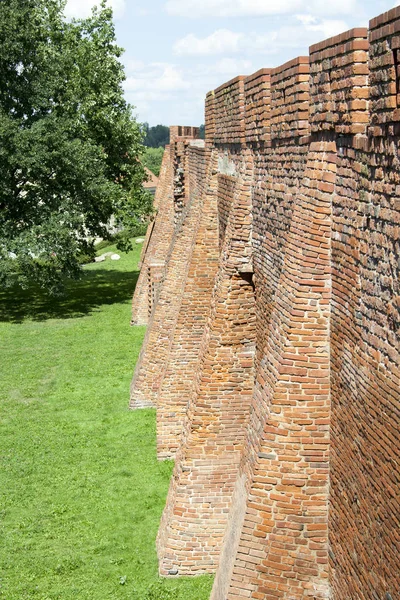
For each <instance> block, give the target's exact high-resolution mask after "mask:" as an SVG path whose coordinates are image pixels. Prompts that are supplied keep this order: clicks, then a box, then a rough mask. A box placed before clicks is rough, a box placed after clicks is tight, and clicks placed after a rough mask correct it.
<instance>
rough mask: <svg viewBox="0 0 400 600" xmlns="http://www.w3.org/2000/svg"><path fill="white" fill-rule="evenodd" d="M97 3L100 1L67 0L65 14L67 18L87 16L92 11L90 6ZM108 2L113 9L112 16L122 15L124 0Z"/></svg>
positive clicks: (118, 16)
mask: <svg viewBox="0 0 400 600" xmlns="http://www.w3.org/2000/svg"><path fill="white" fill-rule="evenodd" d="M96 4H97V5H99V4H100V1H99V0H98V1H97V2H96V0H68V1H67V5H66V7H65V15H66V17H68V18H73V17H75V18H77V19H81V18H82V19H84V18H85V17H88V16H89V15H90V14H91V12H92V7H93V6H95V5H96ZM108 4H109V5H110V6H111V8H112V9H113V11H114V17H115V18H116V19H118V18H120V17H122V15H123V14H124V12H125V6H126V3H125V0H108Z"/></svg>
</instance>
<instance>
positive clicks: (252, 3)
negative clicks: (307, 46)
mask: <svg viewBox="0 0 400 600" xmlns="http://www.w3.org/2000/svg"><path fill="white" fill-rule="evenodd" d="M165 7H166V10H167V12H168V13H169V14H171V15H175V16H180V17H190V18H201V17H214V18H215V17H224V18H227V17H265V16H270V15H278V14H281V15H282V14H288V13H289V14H290V13H292V14H293V13H313V14H316V15H321V16H333V15H346V14H352V13H354V11H355V10H356V9H357V0H334V1H333V2H321V0H278V1H277V0H167V3H166V5H165Z"/></svg>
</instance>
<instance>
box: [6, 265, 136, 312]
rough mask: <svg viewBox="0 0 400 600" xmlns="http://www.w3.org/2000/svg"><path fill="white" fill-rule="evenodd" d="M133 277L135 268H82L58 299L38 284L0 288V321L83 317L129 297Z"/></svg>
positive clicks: (133, 283)
mask: <svg viewBox="0 0 400 600" xmlns="http://www.w3.org/2000/svg"><path fill="white" fill-rule="evenodd" d="M137 278H138V272H137V271H130V272H129V271H112V270H107V269H96V271H84V272H83V274H82V279H80V280H79V281H71V282H68V283H67V286H66V292H65V296H62V297H60V298H54V297H52V296H49V295H48V294H46V292H44V291H43V290H41V289H40V288H38V287H31V288H29V289H27V290H21V289H20V288H18V287H14V288H10V289H8V290H0V322H8V323H22V322H23V321H24V320H25V319H33V320H34V321H45V320H47V319H68V318H77V317H84V316H85V315H88V314H89V313H91V312H93V311H94V310H96V309H98V308H99V307H100V306H103V305H107V304H108V305H109V304H120V303H122V302H126V301H127V300H129V299H130V298H132V296H133V292H134V290H135V286H136V282H137Z"/></svg>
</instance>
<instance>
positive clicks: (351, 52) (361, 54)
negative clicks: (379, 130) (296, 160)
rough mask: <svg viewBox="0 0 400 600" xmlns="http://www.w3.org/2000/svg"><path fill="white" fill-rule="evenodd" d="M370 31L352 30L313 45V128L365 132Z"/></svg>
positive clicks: (346, 132)
mask: <svg viewBox="0 0 400 600" xmlns="http://www.w3.org/2000/svg"><path fill="white" fill-rule="evenodd" d="M367 37H368V30H367V29H362V28H358V29H352V30H350V31H347V32H346V33H342V34H341V35H338V36H336V37H333V38H330V39H329V40H325V41H324V42H320V43H319V44H315V45H314V46H311V48H310V62H311V81H312V87H311V96H312V103H311V104H310V123H311V130H312V131H315V132H317V131H321V130H322V131H331V130H334V131H335V132H336V133H339V134H349V133H350V134H357V133H365V131H366V127H367V123H368V118H369V115H368V99H369V86H368V75H369V71H368V46H369V44H368V39H367Z"/></svg>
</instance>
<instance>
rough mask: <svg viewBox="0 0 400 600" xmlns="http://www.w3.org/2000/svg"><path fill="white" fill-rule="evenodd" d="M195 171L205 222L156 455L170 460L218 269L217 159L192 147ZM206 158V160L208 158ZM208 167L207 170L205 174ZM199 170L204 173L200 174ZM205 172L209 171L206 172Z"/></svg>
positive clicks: (170, 362) (170, 361) (161, 404)
mask: <svg viewBox="0 0 400 600" xmlns="http://www.w3.org/2000/svg"><path fill="white" fill-rule="evenodd" d="M190 159H191V162H192V164H191V174H195V176H196V178H198V181H201V178H202V181H203V182H204V183H205V182H206V181H207V186H206V187H204V188H202V189H199V193H202V194H203V195H204V196H203V201H202V204H201V217H200V224H199V227H198V230H197V234H196V238H195V240H194V249H193V254H192V259H191V261H190V264H189V271H188V275H187V281H186V285H185V290H184V293H183V298H182V303H181V308H180V311H179V315H178V321H177V324H176V328H175V331H174V336H173V340H172V345H171V350H170V353H169V356H168V357H167V360H166V370H165V375H164V379H163V382H162V386H161V387H160V391H159V394H158V398H157V407H158V408H157V454H158V457H159V458H161V459H163V458H171V457H173V456H174V455H175V453H176V451H177V449H178V448H179V445H180V438H181V434H182V428H183V423H184V419H185V416H186V410H187V405H188V402H189V399H190V398H191V395H192V393H193V385H194V381H195V375H196V367H197V362H198V355H199V349H200V344H201V339H202V336H203V331H204V327H205V323H206V320H207V317H208V314H209V305H210V299H211V293H212V289H213V286H214V280H215V275H216V273H217V269H218V257H219V251H218V224H217V215H218V212H217V177H216V175H215V174H214V175H213V174H212V172H213V171H215V170H216V164H215V163H216V157H215V156H213V157H211V158H210V159H209V160H208V159H207V157H206V156H204V152H200V150H199V149H197V148H191V155H190ZM206 159H207V160H206ZM206 168H207V169H208V172H207V173H206V172H205V171H206ZM199 169H200V171H201V172H199ZM203 171H204V172H203Z"/></svg>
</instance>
